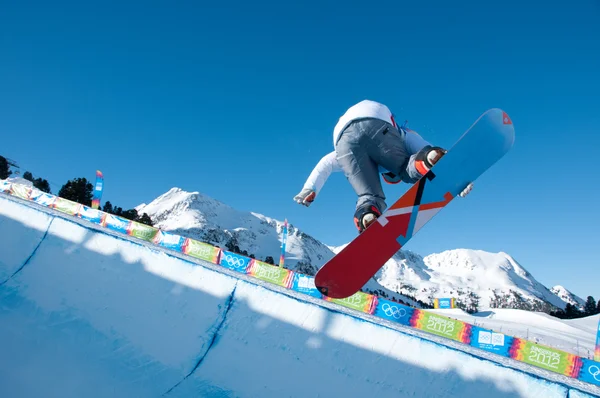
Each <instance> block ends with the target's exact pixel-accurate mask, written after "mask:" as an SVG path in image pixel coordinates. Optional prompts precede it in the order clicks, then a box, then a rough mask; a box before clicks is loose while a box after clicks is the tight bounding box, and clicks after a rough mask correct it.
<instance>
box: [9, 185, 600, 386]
mask: <svg viewBox="0 0 600 398" xmlns="http://www.w3.org/2000/svg"><path fill="white" fill-rule="evenodd" d="M57 214H58V213H56V212H54V211H52V210H47V209H44V208H37V207H36V205H33V204H23V203H22V202H20V201H18V200H14V199H10V200H9V199H6V198H3V197H0V234H1V236H2V237H3V239H0V275H2V279H1V280H0V325H1V327H0V351H1V352H2V353H3V355H1V356H0V396H7V397H13V396H14V397H16V396H45V397H55V396H56V397H58V396H60V397H82V396H86V397H90V398H93V397H105V396H112V397H120V396H122V397H132V396H159V395H160V396H163V395H164V396H167V397H169V396H177V397H187V396H219V397H229V396H236V397H237V396H239V397H256V396H260V397H281V396H287V397H296V396H298V397H306V396H377V397H401V396H407V397H408V396H411V397H441V396H461V397H464V396H486V397H487V398H494V397H502V398H504V397H545V398H553V397H561V398H566V397H567V396H570V397H573V396H582V397H586V396H587V397H589V396H590V395H587V394H585V393H583V392H582V391H577V390H575V389H573V388H569V387H567V386H566V385H565V384H560V383H557V380H558V379H560V377H559V376H556V380H553V381H551V380H545V379H543V378H540V376H539V375H537V376H531V375H529V374H528V373H524V372H522V371H519V370H516V369H513V368H511V367H509V366H506V365H507V364H503V365H498V364H496V363H494V362H491V361H489V360H485V359H480V358H477V357H475V356H472V355H470V354H468V353H465V352H461V351H458V350H457V349H450V348H447V347H445V346H443V345H439V344H437V343H435V342H433V341H428V340H423V339H420V338H418V337H417V336H415V335H411V334H406V333H403V332H402V331H401V330H399V329H395V328H391V327H382V326H381V325H379V324H377V323H373V322H372V321H370V320H368V319H367V318H364V317H363V316H360V315H356V316H351V315H350V314H349V313H348V311H345V310H344V309H343V308H339V307H336V306H334V305H332V304H329V303H324V302H319V303H317V302H316V301H314V300H310V299H309V297H308V296H300V295H290V294H289V293H284V292H283V291H282V290H281V289H279V288H276V287H274V286H266V285H265V284H261V283H258V282H257V281H255V280H253V279H251V278H250V277H248V276H245V275H238V274H234V273H233V272H232V271H228V270H225V269H222V268H219V267H217V266H213V265H210V264H206V263H202V262H200V261H195V260H194V261H189V260H186V259H184V258H183V255H182V256H177V255H174V254H172V253H171V254H168V253H166V252H165V251H164V250H162V249H160V248H157V247H154V246H152V245H151V244H147V243H142V242H134V241H133V240H132V239H130V238H128V237H125V236H122V235H118V234H117V233H113V232H110V231H107V230H103V229H102V228H101V227H96V226H94V225H92V224H90V223H87V222H85V221H83V220H75V219H72V218H70V217H68V216H63V215H57ZM8 236H10V239H4V237H8ZM466 348H468V347H465V349H466ZM522 366H523V367H524V368H527V366H526V365H524V364H523V365H522ZM531 371H532V372H535V371H536V370H534V369H532V370H531ZM550 376H552V375H550ZM550 376H549V377H550ZM561 380H562V379H561ZM583 387H585V386H582V388H580V390H583V389H584V388H583ZM585 389H588V388H587V387H585ZM589 391H592V392H595V393H598V389H595V388H594V389H589Z"/></svg>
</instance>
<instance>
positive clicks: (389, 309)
mask: <svg viewBox="0 0 600 398" xmlns="http://www.w3.org/2000/svg"><path fill="white" fill-rule="evenodd" d="M414 310H415V309H414V308H412V307H408V306H406V305H402V304H400V303H396V302H394V301H390V300H386V299H382V298H381V297H379V298H377V307H376V308H375V313H374V315H375V316H378V317H380V318H383V319H387V320H388V321H392V322H395V323H400V324H402V325H406V326H410V319H411V318H412V315H413V312H414Z"/></svg>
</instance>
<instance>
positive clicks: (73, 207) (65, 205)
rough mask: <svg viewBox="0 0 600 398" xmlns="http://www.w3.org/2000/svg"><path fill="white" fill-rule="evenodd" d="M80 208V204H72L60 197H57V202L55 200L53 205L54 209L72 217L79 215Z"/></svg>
mask: <svg viewBox="0 0 600 398" xmlns="http://www.w3.org/2000/svg"><path fill="white" fill-rule="evenodd" d="M80 206H81V205H80V204H79V203H76V202H72V201H70V200H67V199H64V198H61V197H59V196H57V197H56V200H54V203H53V204H52V208H53V209H56V210H58V211H61V212H63V213H66V214H68V215H71V216H74V215H76V214H77V213H79V207H80Z"/></svg>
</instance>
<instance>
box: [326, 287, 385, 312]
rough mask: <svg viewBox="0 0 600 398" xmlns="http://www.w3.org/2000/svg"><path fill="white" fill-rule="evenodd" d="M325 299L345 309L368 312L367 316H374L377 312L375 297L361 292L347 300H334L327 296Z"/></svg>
mask: <svg viewBox="0 0 600 398" xmlns="http://www.w3.org/2000/svg"><path fill="white" fill-rule="evenodd" d="M323 298H324V299H325V300H326V301H331V302H332V303H336V304H339V305H343V306H344V307H348V308H352V309H353V310H357V311H360V312H366V313H367V314H373V312H375V306H376V305H377V300H375V296H373V295H372V294H367V293H364V292H360V291H358V292H356V293H354V294H353V295H352V296H350V297H346V298H345V299H332V298H331V297H327V296H324V297H323Z"/></svg>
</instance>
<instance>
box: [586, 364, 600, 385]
mask: <svg viewBox="0 0 600 398" xmlns="http://www.w3.org/2000/svg"><path fill="white" fill-rule="evenodd" d="M592 368H593V369H594V370H592ZM588 372H590V374H591V375H592V377H593V378H594V380H596V381H600V379H599V378H598V376H600V368H598V367H597V366H596V365H592V366H590V367H589V368H588Z"/></svg>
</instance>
